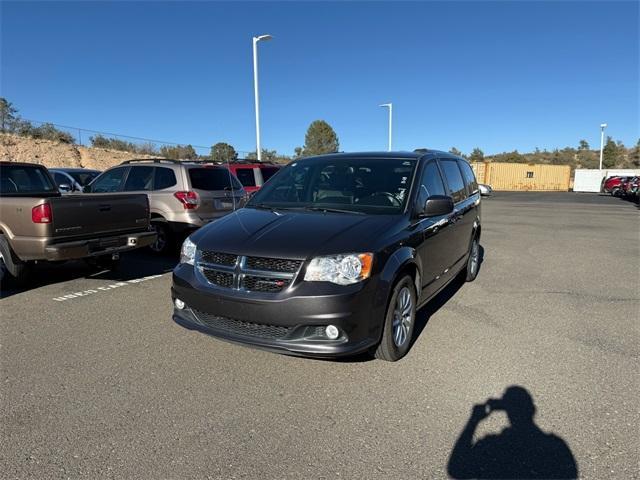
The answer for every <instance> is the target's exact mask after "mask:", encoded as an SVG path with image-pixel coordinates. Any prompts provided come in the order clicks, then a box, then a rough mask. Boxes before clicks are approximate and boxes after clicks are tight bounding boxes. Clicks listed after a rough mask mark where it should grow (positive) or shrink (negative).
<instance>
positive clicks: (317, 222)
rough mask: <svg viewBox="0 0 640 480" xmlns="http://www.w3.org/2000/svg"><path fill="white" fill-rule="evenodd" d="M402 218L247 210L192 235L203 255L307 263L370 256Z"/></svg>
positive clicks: (222, 219)
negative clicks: (351, 255) (325, 258)
mask: <svg viewBox="0 0 640 480" xmlns="http://www.w3.org/2000/svg"><path fill="white" fill-rule="evenodd" d="M394 219H397V216H388V215H357V214H353V215H352V214H342V213H322V212H292V211H286V210H282V211H275V212H272V211H269V210H258V209H253V208H242V209H240V210H237V211H236V212H233V213H231V214H229V215H227V216H225V217H223V218H221V219H219V220H216V221H215V222H213V223H210V224H208V225H207V226H205V227H203V228H201V229H200V230H198V231H197V232H196V233H194V234H193V235H192V237H191V238H192V240H193V241H194V242H195V243H196V244H197V246H198V249H199V250H210V251H215V252H223V253H231V254H236V255H249V256H263V257H275V258H290V259H298V260H304V259H306V258H308V257H311V256H314V255H325V254H334V253H349V252H367V251H371V250H372V248H373V245H372V243H373V240H374V239H377V238H378V236H379V234H380V233H381V232H383V231H384V230H385V228H387V227H388V226H389V225H390V224H391V223H392V222H393V221H394Z"/></svg>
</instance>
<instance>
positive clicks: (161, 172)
mask: <svg viewBox="0 0 640 480" xmlns="http://www.w3.org/2000/svg"><path fill="white" fill-rule="evenodd" d="M176 183H178V181H177V180H176V174H175V173H173V170H171V169H170V168H165V167H156V173H155V179H154V181H153V189H154V190H162V189H164V188H169V187H173V186H174V185H175V184H176Z"/></svg>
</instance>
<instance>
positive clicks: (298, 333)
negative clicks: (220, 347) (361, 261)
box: [171, 264, 386, 358]
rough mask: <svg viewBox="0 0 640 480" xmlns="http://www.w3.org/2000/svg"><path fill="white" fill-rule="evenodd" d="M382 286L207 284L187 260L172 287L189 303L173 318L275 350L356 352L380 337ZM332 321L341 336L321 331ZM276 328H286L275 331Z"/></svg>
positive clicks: (174, 294) (304, 353)
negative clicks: (272, 289) (272, 290)
mask: <svg viewBox="0 0 640 480" xmlns="http://www.w3.org/2000/svg"><path fill="white" fill-rule="evenodd" d="M376 292H377V282H375V280H374V279H370V280H369V281H367V282H365V283H364V284H356V285H350V286H338V285H333V284H327V283H320V282H318V283H315V282H313V283H310V282H300V281H297V282H294V284H293V285H292V286H291V287H290V288H288V289H287V290H285V291H284V292H281V293H278V294H265V293H256V292H244V291H236V290H231V289H226V288H219V287H214V286H211V285H205V284H203V283H202V282H201V281H200V280H198V279H197V278H196V277H195V275H194V271H193V268H192V267H191V266H189V265H183V264H181V265H178V266H177V267H176V269H175V270H174V273H173V287H172V289H171V295H172V300H175V299H176V298H178V299H180V300H182V301H183V302H184V303H185V307H184V308H183V309H178V308H175V307H174V311H173V320H174V321H175V322H176V323H178V324H179V325H182V326H183V327H186V328H189V329H191V330H197V331H200V332H203V333H207V334H209V335H212V336H215V337H218V338H221V339H223V340H227V341H231V342H234V343H242V344H246V345H252V346H254V347H258V348H262V349H266V350H270V351H276V352H280V353H288V354H292V355H302V356H312V357H323V358H334V357H342V356H350V355H356V354H358V353H361V352H364V351H367V350H369V349H370V348H372V347H374V346H375V345H376V344H377V343H378V342H379V340H380V337H381V333H382V325H383V322H384V313H385V312H384V310H385V306H386V305H385V304H384V303H383V304H381V305H377V304H376V298H377V294H376ZM218 319H219V320H220V321H218ZM327 325H335V326H337V327H338V329H339V330H340V336H339V337H338V338H337V339H336V340H330V339H329V338H327V337H326V336H323V335H322V334H319V332H323V331H324V328H325V327H326V326H327ZM273 330H278V331H279V332H281V333H278V334H276V335H273V334H271V333H272V331H273ZM265 331H269V332H271V333H270V334H263V333H262V332H265Z"/></svg>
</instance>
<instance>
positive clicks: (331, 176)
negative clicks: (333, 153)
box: [247, 157, 416, 214]
mask: <svg viewBox="0 0 640 480" xmlns="http://www.w3.org/2000/svg"><path fill="white" fill-rule="evenodd" d="M415 166H416V161H415V160H407V159H391V158H344V157H343V158H340V159H330V158H327V159H324V158H318V159H309V160H303V161H299V162H294V163H291V164H290V165H289V166H287V167H285V168H284V169H282V171H281V172H280V173H278V175H277V176H276V177H274V178H273V179H272V180H271V181H270V182H268V183H267V184H266V185H265V186H264V187H263V188H262V189H261V190H259V191H258V192H257V193H256V194H255V195H254V197H253V198H252V199H251V201H250V202H249V204H248V205H247V206H248V207H256V208H261V207H262V208H282V209H286V208H299V209H309V210H315V209H318V210H322V209H329V210H330V209H333V210H343V211H352V212H359V213H372V214H393V213H399V212H401V211H402V209H403V208H404V205H405V203H406V201H407V197H408V195H409V188H410V186H411V181H412V178H413V174H414V170H415Z"/></svg>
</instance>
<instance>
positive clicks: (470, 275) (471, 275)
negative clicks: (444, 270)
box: [465, 234, 480, 282]
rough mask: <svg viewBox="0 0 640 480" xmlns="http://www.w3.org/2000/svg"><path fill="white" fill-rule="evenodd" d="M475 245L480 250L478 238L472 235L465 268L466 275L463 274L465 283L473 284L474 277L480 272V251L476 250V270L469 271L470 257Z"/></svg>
mask: <svg viewBox="0 0 640 480" xmlns="http://www.w3.org/2000/svg"><path fill="white" fill-rule="evenodd" d="M475 243H478V249H480V239H479V238H478V236H477V235H475V234H474V235H473V239H472V240H471V245H470V246H469V258H467V268H466V274H465V280H466V281H467V282H473V281H474V280H475V279H476V277H477V276H478V272H479V271H480V251H479V250H478V266H477V268H476V271H475V272H474V271H473V270H472V269H471V257H472V255H473V245H474V244H475Z"/></svg>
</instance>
